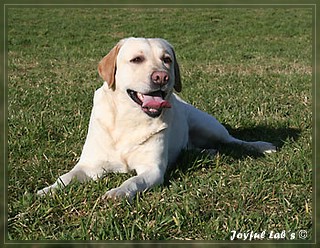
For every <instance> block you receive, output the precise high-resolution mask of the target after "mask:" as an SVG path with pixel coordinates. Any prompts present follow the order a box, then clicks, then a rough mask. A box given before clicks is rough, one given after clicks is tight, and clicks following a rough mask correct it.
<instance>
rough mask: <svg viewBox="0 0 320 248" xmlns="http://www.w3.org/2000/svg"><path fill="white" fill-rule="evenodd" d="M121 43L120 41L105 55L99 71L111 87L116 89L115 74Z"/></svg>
mask: <svg viewBox="0 0 320 248" xmlns="http://www.w3.org/2000/svg"><path fill="white" fill-rule="evenodd" d="M120 47H121V45H120V43H118V44H117V45H116V46H115V47H114V48H112V50H111V51H110V52H109V53H108V54H107V55H106V56H104V57H103V59H102V60H101V61H100V62H99V65H98V71H99V75H100V77H101V78H102V79H103V80H104V81H106V82H107V83H108V85H109V88H112V89H113V90H115V87H116V85H115V75H116V70H117V56H118V53H119V50H120Z"/></svg>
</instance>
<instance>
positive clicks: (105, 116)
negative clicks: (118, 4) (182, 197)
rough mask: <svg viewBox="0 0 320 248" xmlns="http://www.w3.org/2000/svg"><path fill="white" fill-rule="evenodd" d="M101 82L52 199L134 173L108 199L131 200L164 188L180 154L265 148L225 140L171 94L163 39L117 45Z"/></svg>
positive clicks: (176, 77)
mask: <svg viewBox="0 0 320 248" xmlns="http://www.w3.org/2000/svg"><path fill="white" fill-rule="evenodd" d="M98 70H99V74H100V76H101V77H102V79H103V80H104V81H105V82H104V84H103V86H102V87H101V88H99V89H98V90H97V91H96V92H95V95H94V103H93V109H92V113H91V118H90V123H89V130H88V135H87V138H86V141H85V144H84V147H83V151H82V154H81V157H80V160H79V162H78V163H77V164H76V165H75V167H74V168H73V169H72V170H71V171H69V172H68V173H66V174H64V175H62V176H61V177H59V178H58V180H57V181H56V182H55V183H54V184H53V185H51V186H49V187H46V188H44V189H42V190H39V191H38V194H39V195H42V194H46V193H49V192H51V191H53V190H54V189H56V188H57V187H64V186H66V185H68V184H69V183H70V182H71V180H72V179H74V178H76V179H78V180H79V181H85V180H87V179H94V180H95V179H98V178H99V177H101V176H102V175H103V173H105V172H129V171H133V170H134V171H135V172H136V174H137V175H136V176H133V177H131V178H129V179H128V180H126V181H125V182H124V183H123V184H121V185H120V186H119V187H117V188H114V189H111V190H109V191H108V192H107V193H106V194H105V195H104V197H105V198H109V197H110V198H117V197H129V198H132V197H133V196H134V195H135V194H136V193H137V192H139V191H144V190H146V189H148V188H150V187H152V186H154V185H156V184H161V183H162V182H163V177H164V174H165V171H166V169H167V167H168V165H171V164H172V163H174V161H175V160H176V159H177V157H178V155H179V153H180V152H181V150H182V149H187V148H203V149H210V148H213V144H216V143H217V142H220V143H224V144H239V145H241V146H244V147H246V148H248V149H254V150H256V151H258V152H261V153H270V152H273V151H275V147H274V146H273V145H272V144H270V143H267V142H262V141H256V142H246V141H242V140H239V139H236V138H234V137H232V136H231V135H229V133H228V131H227V130H226V129H225V128H224V127H223V126H222V125H221V124H220V123H219V122H218V121H217V120H216V119H215V118H214V117H212V116H210V115H208V114H206V113H204V112H202V111H200V110H198V109H196V108H195V107H193V106H191V105H189V104H188V103H186V102H184V101H183V100H181V99H180V98H179V97H178V96H177V95H175V94H174V93H173V91H174V89H175V90H176V91H177V92H179V91H181V80H180V72H179V66H178V63H177V60H176V56H175V52H174V50H173V47H172V46H171V45H170V44H169V43H168V42H167V41H165V40H163V39H145V38H127V39H123V40H121V41H120V42H119V43H118V44H117V45H116V46H115V47H114V48H113V49H112V50H111V51H110V52H109V53H108V55H106V56H105V57H104V58H103V59H102V60H101V62H100V63H99V67H98Z"/></svg>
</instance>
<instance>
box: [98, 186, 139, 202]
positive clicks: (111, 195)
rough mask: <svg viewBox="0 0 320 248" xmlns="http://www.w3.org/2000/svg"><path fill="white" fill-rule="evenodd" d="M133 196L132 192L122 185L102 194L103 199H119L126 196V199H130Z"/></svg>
mask: <svg viewBox="0 0 320 248" xmlns="http://www.w3.org/2000/svg"><path fill="white" fill-rule="evenodd" d="M133 196H134V193H132V192H130V191H128V190H126V189H124V188H123V187H118V188H114V189H111V190H109V191H108V192H107V193H105V194H104V195H103V196H102V199H103V200H106V199H121V198H128V199H132V198H133Z"/></svg>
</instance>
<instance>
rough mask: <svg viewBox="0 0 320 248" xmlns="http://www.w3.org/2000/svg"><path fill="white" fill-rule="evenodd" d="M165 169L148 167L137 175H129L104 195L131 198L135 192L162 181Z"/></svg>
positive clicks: (104, 197)
mask: <svg viewBox="0 0 320 248" xmlns="http://www.w3.org/2000/svg"><path fill="white" fill-rule="evenodd" d="M164 173H165V170H159V169H150V170H148V171H144V172H142V173H140V174H139V173H138V175H137V176H134V177H131V178H129V179H128V180H126V181H125V182H124V183H122V184H121V185H120V186H119V187H117V188H114V189H111V190H109V191H108V192H107V193H106V194H105V195H104V196H103V199H106V198H123V197H127V198H128V199H129V200H130V199H132V198H133V197H134V196H135V195H136V193H137V192H142V191H144V190H146V189H149V188H151V187H153V186H155V185H158V184H161V183H163V177H164Z"/></svg>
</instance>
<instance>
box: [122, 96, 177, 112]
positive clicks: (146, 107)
mask: <svg viewBox="0 0 320 248" xmlns="http://www.w3.org/2000/svg"><path fill="white" fill-rule="evenodd" d="M127 92H128V95H129V96H130V98H131V99H132V100H133V101H134V102H135V103H137V104H138V105H140V106H141V108H142V110H143V111H144V112H145V113H146V114H147V115H149V116H150V117H153V118H155V117H159V116H160V115H161V113H162V110H163V109H164V108H171V104H170V102H168V101H167V100H165V96H166V93H165V92H163V91H161V90H158V91H155V92H151V93H148V94H142V93H140V92H136V91H134V90H127Z"/></svg>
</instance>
